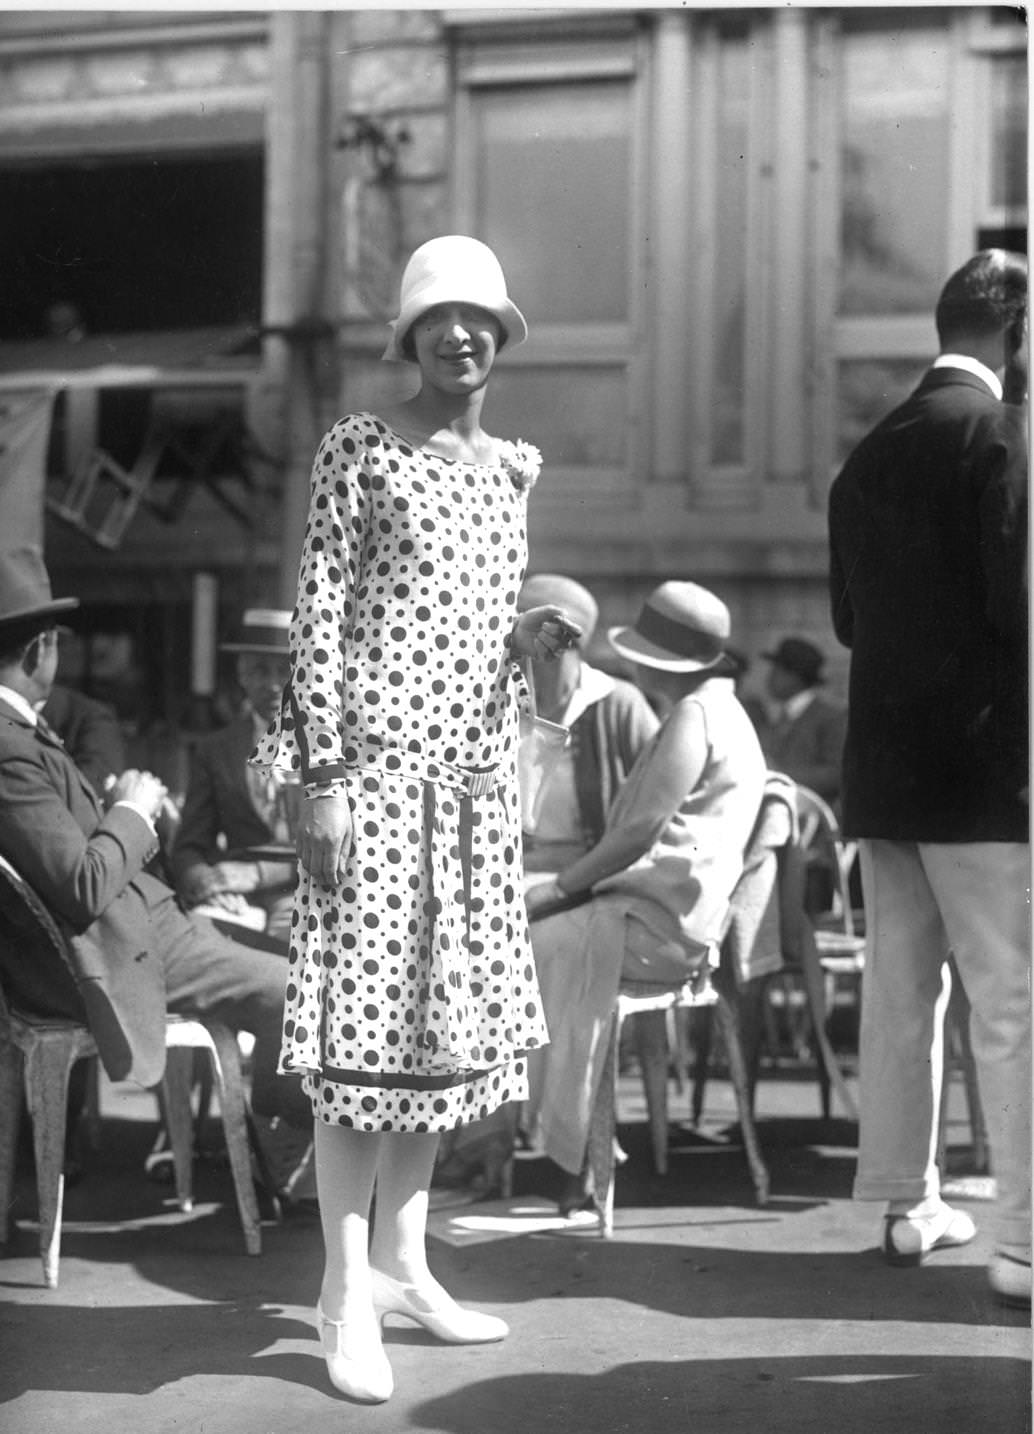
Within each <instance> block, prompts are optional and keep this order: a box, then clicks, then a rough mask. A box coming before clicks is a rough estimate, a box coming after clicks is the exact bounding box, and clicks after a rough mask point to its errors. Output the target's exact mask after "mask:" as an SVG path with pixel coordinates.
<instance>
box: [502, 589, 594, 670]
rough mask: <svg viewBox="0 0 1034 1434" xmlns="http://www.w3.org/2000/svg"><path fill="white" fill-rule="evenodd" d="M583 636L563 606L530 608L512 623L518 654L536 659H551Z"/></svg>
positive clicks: (550, 604) (514, 644)
mask: <svg viewBox="0 0 1034 1434" xmlns="http://www.w3.org/2000/svg"><path fill="white" fill-rule="evenodd" d="M581 635H582V630H581V628H580V627H579V626H578V624H577V623H575V622H572V621H571V619H570V618H569V617H568V616H567V615H566V614H565V612H564V610H563V608H560V607H555V606H554V605H553V604H552V603H549V604H547V605H546V606H545V607H530V608H528V610H527V611H526V612H522V613H521V614H520V616H519V617H518V619H517V621H516V622H515V623H514V625H513V635H512V639H511V647H512V650H513V652H514V654H515V655H516V656H517V657H530V658H531V659H532V661H533V662H542V661H547V662H548V661H550V660H552V659H553V658H555V657H559V656H560V654H561V653H562V652H566V650H567V649H568V648H569V647H574V645H575V644H576V643H577V641H578V639H579V638H580V637H581Z"/></svg>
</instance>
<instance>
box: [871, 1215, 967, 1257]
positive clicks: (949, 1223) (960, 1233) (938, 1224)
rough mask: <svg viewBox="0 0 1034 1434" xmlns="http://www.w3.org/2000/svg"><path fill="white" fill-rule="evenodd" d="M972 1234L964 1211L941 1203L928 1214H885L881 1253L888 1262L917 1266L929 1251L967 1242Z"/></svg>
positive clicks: (945, 1248)
mask: <svg viewBox="0 0 1034 1434" xmlns="http://www.w3.org/2000/svg"><path fill="white" fill-rule="evenodd" d="M976 1233H977V1227H976V1226H975V1225H974V1224H973V1221H972V1220H971V1219H970V1217H969V1216H968V1215H967V1214H966V1212H965V1210H953V1209H952V1208H951V1206H950V1205H945V1204H944V1203H943V1202H942V1203H941V1204H940V1205H939V1206H938V1208H937V1209H936V1210H934V1211H932V1212H931V1213H930V1214H928V1215H926V1214H924V1215H887V1216H886V1217H885V1219H884V1222H883V1256H884V1259H885V1260H886V1261H887V1264H888V1265H902V1266H908V1265H921V1264H922V1263H923V1261H924V1260H925V1259H926V1257H927V1255H929V1254H930V1252H931V1251H932V1250H947V1249H950V1248H952V1247H953V1246H956V1245H968V1244H969V1242H970V1240H972V1239H974V1238H975V1237H976Z"/></svg>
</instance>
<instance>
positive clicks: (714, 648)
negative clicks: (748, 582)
mask: <svg viewBox="0 0 1034 1434" xmlns="http://www.w3.org/2000/svg"><path fill="white" fill-rule="evenodd" d="M730 626H731V624H730V619H729V609H728V608H727V607H726V606H725V604H724V603H723V602H722V600H721V598H718V597H715V595H714V593H712V592H708V590H707V588H702V587H700V586H699V585H698V584H697V583H680V582H668V583H661V585H660V587H658V588H655V589H654V590H653V592H652V593H651V594H650V596H649V597H648V598H647V599H646V602H645V603H644V604H643V606H642V608H641V609H640V612H639V616H638V617H637V618H636V620H635V622H634V624H633V625H632V626H631V627H612V628H611V629H610V631H609V632H608V634H607V636H608V637H609V639H610V643H611V646H612V647H613V648H614V649H615V651H617V652H619V653H620V654H621V656H622V657H626V658H628V660H629V661H630V662H636V663H641V664H642V666H643V667H656V668H658V669H659V670H660V671H661V672H700V671H703V670H705V669H707V668H711V667H717V666H718V664H719V663H720V662H721V661H722V658H723V656H724V654H725V644H726V643H727V642H728V640H729V632H730Z"/></svg>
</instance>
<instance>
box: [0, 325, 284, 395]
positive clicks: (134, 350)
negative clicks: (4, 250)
mask: <svg viewBox="0 0 1034 1434" xmlns="http://www.w3.org/2000/svg"><path fill="white" fill-rule="evenodd" d="M258 342H259V341H258V330H257V329H255V328H251V327H245V326H243V325H238V326H235V327H232V328H226V327H219V328H204V329H163V330H160V331H156V332H149V333H126V334H94V335H91V336H90V337H88V338H84V339H80V340H78V341H76V342H70V341H69V340H67V339H51V338H46V339H24V340H11V341H4V340H0V387H11V386H13V385H14V386H18V387H22V386H27V387H32V386H36V385H38V384H39V383H40V382H42V383H43V384H45V385H47V386H53V387H60V386H61V384H62V379H64V378H65V377H66V376H67V378H68V380H69V382H70V383H77V382H82V381H83V378H84V376H85V375H87V374H92V375H93V381H94V382H99V381H100V375H99V374H98V372H97V371H98V370H104V371H105V373H106V376H105V379H104V381H105V382H113V383H117V382H119V381H120V379H119V374H120V373H122V372H123V371H124V374H125V376H124V377H123V378H122V379H121V381H122V382H126V383H129V382H132V381H133V380H134V375H133V374H132V372H131V371H133V370H137V371H138V372H137V373H136V374H135V381H136V382H137V383H146V382H148V379H149V376H150V377H153V376H154V375H155V373H156V372H159V373H160V372H162V371H166V370H173V371H179V372H184V371H187V372H189V371H202V372H213V373H219V372H222V371H225V370H226V369H234V368H237V369H239V368H254V367H256V366H257V364H258V361H259V349H258ZM107 371H110V373H109V372H107Z"/></svg>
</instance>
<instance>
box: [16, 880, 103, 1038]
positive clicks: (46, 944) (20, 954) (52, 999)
mask: <svg viewBox="0 0 1034 1434" xmlns="http://www.w3.org/2000/svg"><path fill="white" fill-rule="evenodd" d="M55 957H56V958H57V959H56V960H55ZM0 985H2V986H3V988H4V993H5V995H6V1001H7V1004H8V1005H14V1006H18V1007H24V1008H25V1009H27V1010H29V1011H33V1010H39V1011H57V1010H60V1011H62V1012H63V1013H65V1014H67V1015H69V1016H70V1017H71V1018H73V1019H76V1020H85V1018H86V1014H85V1010H84V1008H83V1004H82V997H81V996H80V994H79V988H78V985H77V983H76V979H75V974H74V970H73V967H72V962H71V959H70V956H69V950H68V942H67V940H66V939H65V936H64V933H63V932H62V931H61V928H60V927H59V926H58V924H57V922H56V921H55V920H54V918H53V916H51V914H50V912H49V911H48V910H47V908H46V906H45V904H44V903H43V901H42V900H41V899H40V897H39V896H38V895H37V894H36V892H35V891H34V890H33V889H32V887H31V886H30V885H29V883H28V882H27V881H26V880H25V878H24V877H23V876H22V874H21V873H20V872H19V871H18V870H17V868H16V867H15V866H13V865H12V864H11V862H9V861H8V860H7V858H6V857H4V856H0Z"/></svg>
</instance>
